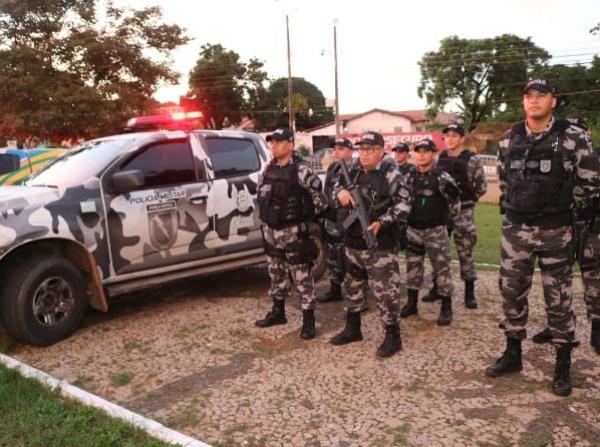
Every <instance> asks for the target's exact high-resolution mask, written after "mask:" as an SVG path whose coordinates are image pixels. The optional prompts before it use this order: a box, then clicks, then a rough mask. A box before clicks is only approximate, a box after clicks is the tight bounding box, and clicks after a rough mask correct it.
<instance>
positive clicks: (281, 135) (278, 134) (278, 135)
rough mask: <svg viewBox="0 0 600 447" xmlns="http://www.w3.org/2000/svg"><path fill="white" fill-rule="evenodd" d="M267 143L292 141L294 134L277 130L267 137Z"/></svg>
mask: <svg viewBox="0 0 600 447" xmlns="http://www.w3.org/2000/svg"><path fill="white" fill-rule="evenodd" d="M266 140H267V141H271V140H273V141H290V142H292V141H294V133H293V132H292V131H291V130H289V129H281V128H280V129H277V130H275V132H273V133H272V134H271V135H267V138H266Z"/></svg>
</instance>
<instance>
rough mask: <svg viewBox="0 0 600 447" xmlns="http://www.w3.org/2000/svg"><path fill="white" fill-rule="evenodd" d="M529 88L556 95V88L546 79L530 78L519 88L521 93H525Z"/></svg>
mask: <svg viewBox="0 0 600 447" xmlns="http://www.w3.org/2000/svg"><path fill="white" fill-rule="evenodd" d="M530 88H532V89H534V90H537V91H538V92H542V93H552V94H553V95H556V89H555V88H554V87H553V86H552V84H550V82H549V81H548V80H547V79H530V80H529V81H528V82H527V84H525V86H524V87H523V90H521V93H525V92H526V91H527V90H529V89H530Z"/></svg>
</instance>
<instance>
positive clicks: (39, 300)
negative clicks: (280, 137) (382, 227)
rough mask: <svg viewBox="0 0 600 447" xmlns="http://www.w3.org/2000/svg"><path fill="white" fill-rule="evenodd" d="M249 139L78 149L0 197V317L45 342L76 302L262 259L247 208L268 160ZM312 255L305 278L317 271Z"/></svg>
mask: <svg viewBox="0 0 600 447" xmlns="http://www.w3.org/2000/svg"><path fill="white" fill-rule="evenodd" d="M270 157H271V156H270V153H269V151H268V149H267V147H266V144H265V142H264V140H263V139H262V138H261V137H260V136H258V135H256V134H252V133H246V132H232V131H231V132H225V131H210V130H198V131H189V132H184V131H155V132H144V133H131V134H123V135H116V136H111V137H107V138H100V139H97V140H92V141H88V142H85V143H83V144H82V145H80V146H78V147H76V148H74V149H72V150H70V151H69V152H68V153H67V154H65V155H64V156H62V157H60V158H58V159H57V160H55V161H54V162H53V163H52V164H50V165H49V166H47V167H46V168H44V169H42V170H40V171H38V172H37V173H36V174H34V175H33V176H32V177H31V178H30V179H29V180H27V181H26V182H25V184H24V185H21V186H6V187H1V188H0V281H1V289H0V293H1V295H0V318H1V320H0V321H1V323H2V326H3V327H4V328H5V330H6V331H7V332H8V334H9V335H10V336H11V337H13V338H15V339H18V340H20V341H22V342H25V343H29V344H33V345H39V346H44V345H49V344H52V343H54V342H56V341H58V340H61V339H63V338H65V337H67V336H68V335H69V334H71V333H72V332H73V331H74V330H76V329H77V327H78V326H79V325H80V323H81V320H82V318H83V314H84V311H85V309H86V307H87V306H88V305H90V306H91V307H93V308H95V309H99V310H101V311H106V310H108V298H110V297H113V296H116V295H119V294H123V293H126V292H130V291H134V290H137V289H142V288H146V287H149V286H152V285H156V284H162V283H164V282H166V281H171V280H176V279H180V278H185V277H190V276H196V275H205V274H210V273H215V272H223V271H227V270H232V269H236V268H239V267H242V266H247V265H252V264H257V263H262V262H264V261H265V257H264V252H263V246H262V236H261V232H260V221H259V218H258V208H257V204H256V191H257V182H258V178H259V173H260V172H261V170H262V169H263V167H264V166H265V164H266V163H267V162H268V161H269V160H270ZM311 235H312V237H314V238H315V239H316V241H317V246H318V247H319V248H320V250H319V257H318V259H317V261H316V262H317V265H316V267H315V269H314V272H315V273H314V274H315V276H318V275H320V274H322V273H323V270H324V269H325V264H326V262H325V258H326V254H325V248H324V247H325V245H324V244H323V242H322V239H321V236H320V231H319V228H318V226H317V225H315V226H314V228H313V229H312V231H311Z"/></svg>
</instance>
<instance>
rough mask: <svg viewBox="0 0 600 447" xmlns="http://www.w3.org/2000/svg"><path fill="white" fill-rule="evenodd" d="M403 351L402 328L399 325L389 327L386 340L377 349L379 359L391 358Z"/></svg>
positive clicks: (386, 329) (386, 330)
mask: <svg viewBox="0 0 600 447" xmlns="http://www.w3.org/2000/svg"><path fill="white" fill-rule="evenodd" d="M400 349H402V340H401V339H400V326H399V325H398V324H395V325H392V326H387V327H386V328H385V338H384V339H383V343H381V345H380V346H379V348H377V355H378V356H379V357H384V358H385V357H391V356H392V355H394V354H395V353H396V352H398V351H399V350H400Z"/></svg>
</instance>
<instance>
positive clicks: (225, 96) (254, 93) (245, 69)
mask: <svg viewBox="0 0 600 447" xmlns="http://www.w3.org/2000/svg"><path fill="white" fill-rule="evenodd" d="M266 81H267V74H266V72H265V71H264V70H263V63H262V62H261V61H259V60H258V59H254V58H253V59H250V60H249V61H248V62H247V63H244V62H242V61H240V56H239V54H237V53H236V52H235V51H231V50H227V49H225V48H224V47H223V46H222V45H220V44H205V45H203V46H202V48H201V51H200V58H199V59H198V61H197V62H196V66H195V67H194V68H193V69H192V71H191V72H190V80H189V93H188V96H191V97H192V98H194V100H195V102H196V104H197V105H198V106H199V107H200V109H201V110H202V112H203V113H204V114H205V116H206V117H207V119H208V121H209V122H210V123H212V127H215V128H218V129H220V128H221V127H222V126H223V124H224V123H225V122H226V121H229V122H231V123H237V122H239V120H240V118H241V116H242V115H243V114H249V115H252V111H253V110H256V107H258V104H259V103H260V102H261V98H262V97H263V96H264V94H265V92H266V88H265V83H266Z"/></svg>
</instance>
